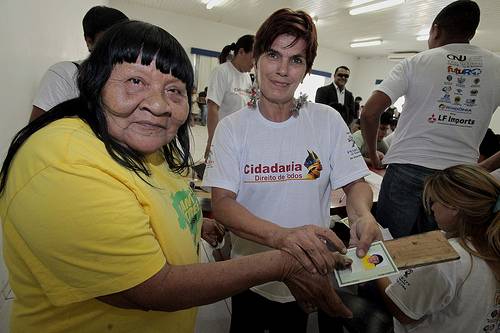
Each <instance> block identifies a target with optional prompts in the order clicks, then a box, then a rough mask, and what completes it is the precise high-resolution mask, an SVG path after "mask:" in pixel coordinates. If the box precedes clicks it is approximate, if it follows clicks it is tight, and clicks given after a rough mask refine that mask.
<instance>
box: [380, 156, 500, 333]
mask: <svg viewBox="0 0 500 333" xmlns="http://www.w3.org/2000/svg"><path fill="white" fill-rule="evenodd" d="M423 200H424V206H425V208H426V210H427V211H428V212H431V211H432V213H433V215H434V217H435V219H436V222H437V224H438V225H439V227H440V228H441V229H442V230H443V231H445V232H446V233H447V236H448V237H449V238H450V239H449V241H450V244H451V245H452V246H453V247H454V248H455V250H456V251H457V252H458V254H459V255H460V259H459V260H457V261H451V262H446V263H442V264H437V265H432V266H427V267H422V268H416V269H409V270H406V271H405V272H403V273H402V274H401V275H400V276H399V277H398V278H397V279H396V280H395V281H394V282H391V281H390V280H389V279H388V278H383V279H379V280H377V285H378V288H379V290H380V291H381V294H382V296H383V298H384V301H385V302H386V304H387V305H388V308H389V309H390V311H391V312H392V314H393V315H394V316H395V318H396V319H395V320H394V331H395V332H396V333H399V332H441V333H443V332H450V333H455V332H468V333H474V332H481V333H484V332H491V333H493V332H499V329H500V283H499V279H500V183H499V182H498V181H497V180H496V179H495V178H493V177H492V176H491V175H490V174H488V173H487V172H486V171H484V170H483V169H481V168H480V167H477V166H472V165H458V166H453V167H449V168H447V169H444V170H442V171H437V172H436V173H435V174H433V175H432V176H430V177H429V178H428V179H427V181H426V184H425V189H424V192H423Z"/></svg>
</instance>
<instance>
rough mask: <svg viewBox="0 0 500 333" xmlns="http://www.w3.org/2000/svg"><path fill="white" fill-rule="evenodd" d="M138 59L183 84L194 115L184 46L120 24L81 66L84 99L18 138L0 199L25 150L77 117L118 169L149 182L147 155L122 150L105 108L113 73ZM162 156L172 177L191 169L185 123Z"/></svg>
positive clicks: (136, 24) (0, 182) (153, 29)
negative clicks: (33, 139) (35, 137)
mask: <svg viewBox="0 0 500 333" xmlns="http://www.w3.org/2000/svg"><path fill="white" fill-rule="evenodd" d="M139 56H140V57H141V58H140V59H141V64H143V65H149V64H150V63H151V62H152V61H153V60H155V64H156V68H157V69H158V70H159V71H161V72H162V73H165V74H171V75H172V76H175V77H176V78H177V79H179V80H181V81H182V82H184V83H185V85H186V92H187V98H188V103H189V113H191V93H192V89H193V76H194V75H193V68H192V66H191V62H190V60H189V57H188V56H187V54H186V52H185V51H184V48H183V47H182V46H181V44H180V43H179V42H178V41H177V40H176V39H175V38H174V37H173V36H172V35H170V34H169V33H168V32H166V31H165V30H163V29H162V28H160V27H157V26H154V25H152V24H149V23H145V22H140V21H125V22H121V23H118V24H116V25H114V26H113V27H111V28H110V29H109V30H108V31H106V33H105V34H104V35H103V36H102V38H100V39H99V41H98V42H97V44H96V46H95V49H94V51H93V52H92V53H90V55H89V57H88V58H87V59H86V60H85V61H84V62H83V63H82V64H81V66H80V68H79V71H78V88H79V89H80V97H79V98H76V99H72V100H69V101H66V102H63V103H61V104H59V105H57V106H55V107H54V108H52V109H51V110H49V112H45V113H44V114H43V115H41V116H40V117H38V118H37V119H35V120H34V121H33V122H31V123H29V124H28V125H27V126H25V127H24V128H23V129H21V130H20V131H19V132H18V133H17V134H16V136H15V137H14V139H13V140H12V143H11V145H10V147H9V150H8V152H7V156H6V158H5V161H4V163H3V165H2V169H1V172H0V194H1V193H2V191H3V189H4V188H5V184H6V182H7V176H8V170H9V167H10V164H11V163H12V160H13V158H14V156H15V154H16V152H17V151H18V150H19V148H20V147H21V146H22V144H23V143H24V142H25V141H26V140H27V139H28V138H29V137H30V136H31V135H32V134H33V133H35V132H36V131H38V130H39V129H41V128H43V127H45V126H46V125H48V124H50V123H52V122H54V121H56V120H58V119H62V118H66V117H78V118H80V119H82V120H83V121H85V122H86V123H87V124H88V125H89V126H90V128H91V129H92V131H93V132H94V134H95V135H96V137H97V138H98V139H100V140H101V141H102V142H103V143H104V145H105V147H106V150H107V151H108V153H109V154H110V156H111V157H112V158H113V159H114V160H115V161H116V162H117V163H119V164H121V165H122V166H123V167H125V168H127V169H129V170H131V171H133V172H135V173H136V174H137V175H138V176H139V177H141V178H142V175H146V176H149V175H150V174H151V172H150V170H149V169H148V168H147V166H146V164H145V162H144V161H145V160H144V156H143V154H141V153H140V152H138V151H135V150H133V149H131V148H129V147H126V146H124V145H122V144H121V143H119V142H118V141H117V140H116V139H114V138H113V137H112V136H111V135H110V134H109V132H108V127H107V122H106V117H105V114H104V110H103V107H102V104H101V91H102V89H103V87H104V85H105V83H106V82H107V81H108V79H109V77H110V75H111V72H112V70H113V67H114V66H115V65H116V64H119V63H123V62H127V63H135V62H136V61H137V59H138V58H139ZM188 119H189V117H188ZM162 152H163V155H164V157H165V160H166V161H167V164H168V166H169V167H170V169H171V170H172V171H174V172H178V173H182V172H183V171H185V170H186V169H187V168H188V167H189V166H191V165H192V159H191V156H190V153H189V125H188V122H187V121H186V122H185V123H184V124H183V125H182V126H180V127H179V129H178V131H177V135H176V137H175V138H174V139H173V140H172V141H170V142H169V143H168V144H167V145H165V146H163V149H162ZM143 179H144V178H143Z"/></svg>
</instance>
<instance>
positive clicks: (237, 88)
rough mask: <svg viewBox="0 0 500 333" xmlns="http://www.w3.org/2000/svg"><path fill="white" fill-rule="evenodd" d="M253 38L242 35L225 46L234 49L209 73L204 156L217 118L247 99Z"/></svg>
mask: <svg viewBox="0 0 500 333" xmlns="http://www.w3.org/2000/svg"><path fill="white" fill-rule="evenodd" d="M253 41H254V36H253V35H244V36H242V37H240V38H239V39H238V41H237V42H236V43H232V44H231V45H229V49H230V50H232V51H234V56H233V58H232V59H231V61H226V62H224V63H222V64H220V65H219V66H217V67H216V68H215V69H214V70H213V71H212V73H211V74H210V78H209V80H208V92H207V106H208V116H207V130H208V140H207V146H206V148H205V159H207V158H208V155H209V153H210V147H211V145H212V139H213V136H214V131H215V127H217V124H218V123H219V121H220V120H221V119H222V118H224V117H226V116H227V115H229V114H231V113H233V112H235V111H238V110H239V109H241V108H243V107H244V106H245V105H246V104H247V102H248V101H249V99H250V91H251V88H252V80H251V78H250V75H249V73H248V72H250V71H251V70H252V68H253V58H252V48H253Z"/></svg>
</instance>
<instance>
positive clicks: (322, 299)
mask: <svg viewBox="0 0 500 333" xmlns="http://www.w3.org/2000/svg"><path fill="white" fill-rule="evenodd" d="M284 255H286V254H284ZM286 256H287V257H288V259H285V275H284V279H283V282H284V283H285V284H286V285H287V287H288V289H290V292H291V293H292V295H293V296H294V297H295V299H296V301H297V303H298V304H299V306H300V307H301V308H302V309H303V310H304V311H305V312H306V313H310V312H314V311H317V309H318V308H321V310H323V311H324V312H326V313H327V314H328V315H330V316H332V317H338V316H340V317H346V318H351V317H352V312H351V311H350V310H349V309H348V308H347V307H346V306H345V305H344V304H343V303H342V300H341V299H340V297H339V296H338V295H337V293H336V292H335V290H334V288H333V285H332V281H331V279H332V276H331V275H320V274H311V273H308V272H307V271H306V270H305V269H304V267H303V266H302V265H301V264H300V263H299V262H298V261H296V260H295V259H294V258H293V257H291V256H290V255H286ZM330 256H331V257H332V260H333V261H334V267H336V268H346V267H349V266H350V265H351V263H352V260H351V259H349V258H347V257H344V256H343V255H341V254H340V253H338V252H335V253H333V252H330Z"/></svg>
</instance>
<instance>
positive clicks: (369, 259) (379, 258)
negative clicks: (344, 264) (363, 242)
mask: <svg viewBox="0 0 500 333" xmlns="http://www.w3.org/2000/svg"><path fill="white" fill-rule="evenodd" d="M346 256H347V257H349V258H350V259H352V264H351V266H350V267H349V268H347V269H343V270H337V269H336V270H335V278H336V279H337V282H338V284H339V287H344V286H350V285H352V284H358V283H361V282H366V281H370V280H374V279H378V278H381V277H384V276H389V275H393V274H396V273H398V268H397V266H396V264H395V263H394V261H393V259H392V257H391V256H390V254H389V252H388V251H387V249H386V248H385V246H384V243H382V242H380V241H378V242H374V243H373V244H372V245H371V247H370V249H369V250H368V253H367V254H366V256H364V257H363V258H358V257H357V256H356V248H350V249H348V250H347V254H346Z"/></svg>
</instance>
